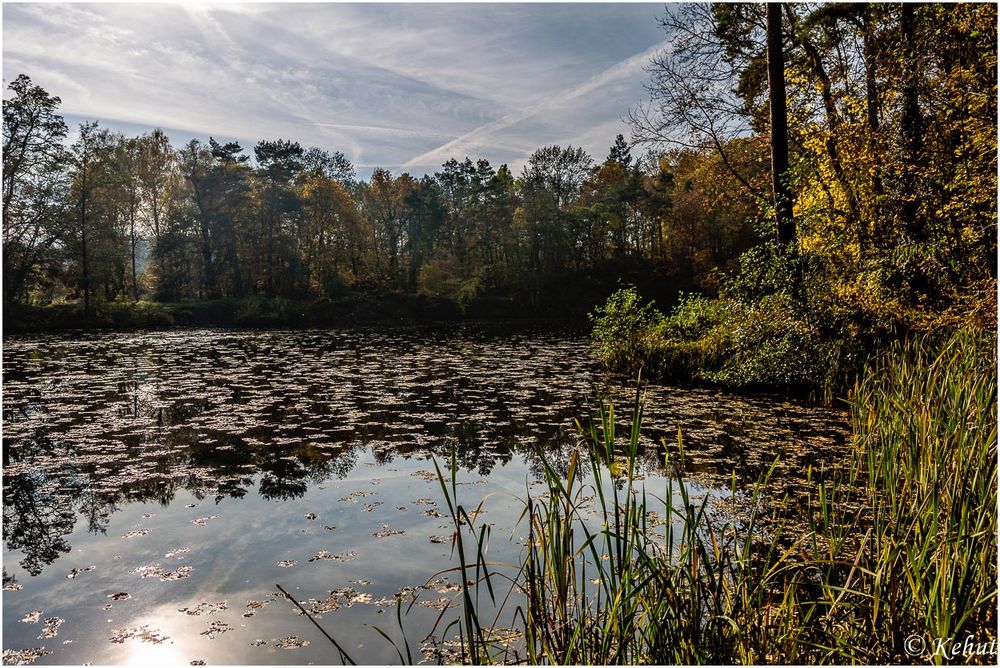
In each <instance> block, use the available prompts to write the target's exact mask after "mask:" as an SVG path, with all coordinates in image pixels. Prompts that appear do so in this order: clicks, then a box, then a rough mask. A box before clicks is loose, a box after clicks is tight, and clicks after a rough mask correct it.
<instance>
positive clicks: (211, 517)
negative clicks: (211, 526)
mask: <svg viewBox="0 0 1000 668" xmlns="http://www.w3.org/2000/svg"><path fill="white" fill-rule="evenodd" d="M217 519H219V516H218V515H209V516H208V517H199V518H198V519H196V520H191V524H194V525H195V526H199V527H203V526H205V523H206V522H208V521H209V520H217Z"/></svg>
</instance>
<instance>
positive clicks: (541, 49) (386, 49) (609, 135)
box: [3, 4, 667, 175]
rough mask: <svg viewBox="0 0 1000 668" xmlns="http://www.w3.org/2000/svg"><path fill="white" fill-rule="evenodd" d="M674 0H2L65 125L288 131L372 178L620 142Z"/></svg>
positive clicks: (9, 65)
mask: <svg viewBox="0 0 1000 668" xmlns="http://www.w3.org/2000/svg"><path fill="white" fill-rule="evenodd" d="M663 12H664V6H663V5H662V4H469V5H466V4H438V5H416V4H402V5H394V4H250V5H234V4H225V5H215V6H204V5H190V4H188V5H150V4H72V5H57V4H5V5H4V7H3V58H4V61H3V77H4V80H5V82H6V81H10V80H12V79H13V78H14V77H15V76H17V75H18V74H21V73H25V74H28V76H30V77H31V78H32V80H34V81H35V82H36V83H38V84H40V85H41V86H43V87H44V88H46V89H47V90H48V91H49V92H51V93H53V94H55V95H58V96H60V97H61V98H62V101H63V103H62V107H61V109H62V112H63V114H64V115H65V116H66V118H67V121H69V122H70V123H72V124H77V123H79V122H80V121H82V120H85V119H96V120H99V121H100V122H101V124H102V125H106V126H109V127H112V128H114V129H118V130H122V131H124V132H127V133H129V134H137V133H140V132H145V131H147V130H149V129H150V128H153V127H161V128H163V129H164V130H165V131H166V132H167V134H168V135H169V136H170V137H171V139H172V140H173V142H174V143H175V144H177V145H179V144H182V143H184V142H185V141H187V140H188V139H190V138H192V137H198V138H207V137H208V136H209V135H212V136H214V137H216V139H224V140H234V139H235V140H238V141H240V142H241V143H242V144H243V145H244V146H245V147H247V148H248V149H249V148H251V147H252V145H253V143H254V142H256V141H257V140H258V139H275V138H279V137H280V138H284V139H291V140H295V141H298V142H300V143H302V144H303V145H304V146H320V147H322V148H325V149H328V150H341V151H343V152H344V153H345V154H347V155H348V156H349V157H350V158H352V159H353V160H354V162H355V163H356V165H357V167H358V171H359V173H361V174H362V175H367V174H368V173H370V172H371V170H372V169H373V168H374V167H377V166H381V167H386V168H388V169H391V170H392V171H394V172H401V171H408V172H410V173H413V174H423V173H425V172H432V171H434V170H436V169H437V168H438V167H439V166H440V165H441V163H442V162H444V161H445V160H447V159H448V158H450V157H455V158H464V157H465V156H466V155H468V156H470V157H472V158H473V159H476V158H479V157H485V158H487V159H488V160H490V161H491V162H492V163H494V164H495V165H499V164H500V163H504V162H506V163H509V164H510V165H511V166H512V168H514V169H515V170H519V169H520V167H521V165H523V164H524V162H525V159H526V158H527V156H528V155H529V154H530V153H531V152H532V151H533V150H534V149H535V148H537V147H539V146H544V145H548V144H563V145H565V144H573V145H574V146H583V147H584V148H585V149H587V150H588V151H589V152H591V153H592V154H593V155H594V156H595V157H597V158H603V157H604V156H605V155H606V154H607V150H608V147H609V146H610V145H611V143H612V142H613V140H614V137H615V135H616V134H617V133H619V132H621V133H624V134H625V135H626V136H628V128H627V126H626V125H625V124H624V123H623V122H622V120H621V119H622V118H623V117H624V116H625V115H626V114H627V112H628V109H629V107H631V106H634V105H636V104H638V103H639V102H641V101H643V100H644V99H645V97H646V96H645V92H644V90H643V82H644V81H645V78H646V76H645V73H644V72H643V66H644V65H645V64H646V63H647V62H648V61H649V59H650V57H651V56H652V55H653V54H654V53H656V52H657V51H658V50H661V49H663V48H665V47H666V45H667V42H666V35H664V33H663V32H662V31H661V29H660V28H659V26H658V24H657V21H656V19H657V17H659V16H661V15H662V14H663Z"/></svg>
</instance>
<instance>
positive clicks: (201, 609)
mask: <svg viewBox="0 0 1000 668" xmlns="http://www.w3.org/2000/svg"><path fill="white" fill-rule="evenodd" d="M228 608H229V603H227V602H226V601H221V602H219V603H199V604H198V605H196V606H195V607H193V608H178V609H177V612H183V613H184V614H185V615H206V614H207V615H210V614H212V613H214V612H222V611H223V610H227V609H228Z"/></svg>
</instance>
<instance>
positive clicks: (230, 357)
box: [3, 329, 844, 576]
mask: <svg viewBox="0 0 1000 668" xmlns="http://www.w3.org/2000/svg"><path fill="white" fill-rule="evenodd" d="M3 354H4V397H3V399H4V402H3V412H4V413H3V414H4V433H3V461H4V471H3V486H4V506H3V519H4V529H3V535H4V541H5V544H6V547H7V549H8V550H16V551H19V552H20V554H21V555H22V556H21V559H20V562H19V563H20V566H21V567H22V568H23V569H24V570H25V571H26V572H27V573H29V574H30V575H33V576H34V575H38V574H39V573H41V571H42V570H43V569H44V567H45V566H46V565H48V564H50V563H52V562H53V561H55V560H56V559H57V558H59V556H60V555H62V554H65V553H66V552H68V551H69V549H70V546H69V545H68V543H67V539H66V537H67V536H68V535H69V534H70V533H72V531H73V530H74V527H75V525H76V522H77V520H78V516H79V517H82V518H83V520H84V521H85V522H86V523H87V524H88V529H89V531H90V532H91V533H93V534H98V535H99V534H102V533H103V532H105V531H106V528H107V526H108V521H109V518H110V517H111V516H112V515H113V514H114V513H115V512H117V511H118V510H119V509H121V508H123V507H124V506H126V505H128V504H130V503H134V502H151V501H153V502H156V503H159V504H160V505H162V506H168V505H169V504H170V503H171V502H172V501H173V499H174V498H175V496H176V494H177V492H178V491H179V490H185V491H187V492H190V493H192V494H194V495H195V497H196V498H199V499H201V498H211V499H214V500H215V502H219V501H220V500H221V499H225V498H233V499H240V498H243V497H244V496H245V495H247V494H248V493H250V492H251V491H256V493H257V494H258V495H259V496H260V497H262V498H263V499H266V500H274V501H289V500H292V499H298V498H301V497H303V496H304V495H305V494H306V493H307V491H308V490H309V488H310V486H313V485H319V484H322V483H323V482H325V481H327V480H329V479H331V478H344V477H345V476H346V475H348V473H349V472H350V471H351V470H352V469H353V468H354V467H355V465H356V463H357V461H358V458H359V456H360V455H361V454H362V453H371V454H372V456H373V457H374V460H375V461H376V462H377V463H379V464H383V465H384V464H388V463H390V462H392V461H393V459H394V458H395V457H398V456H411V455H426V454H428V453H433V454H436V455H438V456H440V457H447V456H449V454H450V452H451V450H452V448H456V452H457V459H458V463H459V465H460V467H461V468H462V469H463V470H465V471H467V472H470V473H474V474H476V475H479V476H488V475H490V473H491V472H492V471H493V470H494V468H495V467H497V466H504V465H505V464H507V463H508V462H510V461H511V459H512V457H513V456H514V455H515V454H521V455H524V456H526V457H527V458H528V460H529V461H531V456H532V455H531V453H532V452H533V451H534V448H535V447H544V448H545V450H546V451H547V452H549V453H550V457H553V458H554V459H555V460H556V463H557V465H559V463H560V459H566V458H567V457H568V454H569V452H570V451H571V449H572V446H573V445H574V444H575V443H576V442H577V441H578V438H579V436H578V434H577V433H576V430H575V429H574V420H575V419H577V418H580V417H582V416H583V414H585V413H586V411H587V407H588V406H589V405H591V404H592V400H593V397H594V388H595V386H597V385H600V386H602V388H603V389H602V392H606V393H609V394H610V395H611V396H612V397H613V398H614V399H615V400H616V401H617V402H619V404H620V405H628V404H629V402H630V401H631V392H632V390H631V389H630V388H628V387H618V386H615V385H613V384H612V385H607V384H606V383H607V381H606V379H604V378H602V377H601V375H600V374H599V373H598V370H597V368H596V365H595V362H594V358H593V356H592V354H591V352H590V350H589V344H588V342H587V341H586V339H585V338H583V337H579V336H566V335H564V334H559V333H549V332H524V331H521V332H513V333H512V332H509V331H496V330H490V329H450V330H430V331H428V330H415V329H414V330H400V331H395V332H391V333H385V332H363V331H344V332H328V331H304V332H233V331H216V330H201V331H177V332H157V333H150V334H138V335H124V336H123V335H121V334H104V335H91V336H87V337H84V338H82V339H80V340H72V339H69V338H65V337H56V336H52V337H43V338H40V339H35V340H18V339H14V340H10V341H8V342H6V344H5V346H4V353H3ZM625 417H626V418H627V415H626V416H625ZM679 428H680V429H683V431H684V434H685V443H686V450H687V452H688V457H687V459H686V467H687V469H688V471H689V472H691V473H693V474H696V475H703V476H704V477H705V480H706V481H707V483H708V484H722V485H725V484H727V483H728V480H729V476H730V474H731V473H732V472H733V471H734V470H735V471H736V472H737V473H738V475H739V477H740V479H741V480H753V479H755V478H756V476H758V475H759V474H760V473H761V472H762V471H763V470H764V469H765V468H766V467H767V466H768V465H769V464H770V463H771V461H772V460H773V458H774V457H775V456H776V455H779V454H780V455H782V456H783V460H784V461H783V466H784V467H785V468H786V470H788V471H793V470H801V469H804V468H805V466H806V465H808V464H816V463H817V462H820V461H821V459H822V455H823V448H822V447H820V448H819V449H817V448H816V444H817V443H819V444H822V443H823V442H824V441H825V442H827V443H828V444H829V445H830V446H831V449H832V448H834V447H835V446H836V445H837V444H840V443H843V440H844V424H843V416H842V415H840V414H838V413H831V412H829V411H823V410H821V409H813V408H805V407H800V406H794V405H791V404H783V403H781V402H774V401H770V400H766V399H741V398H738V397H732V396H727V395H722V394H719V393H713V392H707V391H700V390H679V389H672V388H657V387H652V388H649V391H648V399H647V410H646V423H645V429H644V432H643V440H644V444H645V446H646V447H645V448H644V457H645V462H644V465H645V466H647V467H648V468H650V469H652V470H655V469H656V468H657V467H658V466H659V465H660V463H661V462H662V449H661V446H660V443H661V440H662V441H665V442H666V443H667V444H668V447H669V446H672V445H673V444H675V443H676V439H677V431H678V429H679ZM804 434H808V436H809V443H810V444H811V445H810V449H804V448H801V446H800V444H801V442H802V440H803V435H804ZM563 464H564V462H563ZM535 468H536V469H537V466H536V467H535ZM254 488H255V489H254Z"/></svg>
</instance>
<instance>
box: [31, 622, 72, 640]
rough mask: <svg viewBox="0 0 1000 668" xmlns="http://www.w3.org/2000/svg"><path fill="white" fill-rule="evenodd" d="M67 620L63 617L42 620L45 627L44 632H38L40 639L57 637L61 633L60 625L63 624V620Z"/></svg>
mask: <svg viewBox="0 0 1000 668" xmlns="http://www.w3.org/2000/svg"><path fill="white" fill-rule="evenodd" d="M64 621H66V620H65V619H62V618H61V617H49V618H47V619H46V620H45V621H44V622H42V623H43V624H44V625H45V627H44V628H43V629H42V632H41V633H39V634H38V639H39V640H47V639H49V638H55V637H56V636H57V635H58V634H59V627H60V626H62V624H63V622H64Z"/></svg>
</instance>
